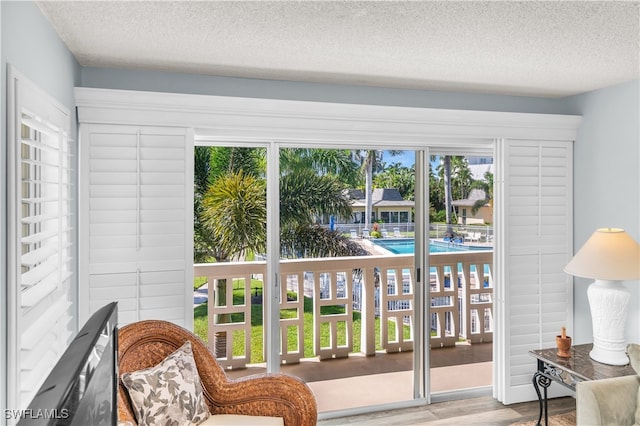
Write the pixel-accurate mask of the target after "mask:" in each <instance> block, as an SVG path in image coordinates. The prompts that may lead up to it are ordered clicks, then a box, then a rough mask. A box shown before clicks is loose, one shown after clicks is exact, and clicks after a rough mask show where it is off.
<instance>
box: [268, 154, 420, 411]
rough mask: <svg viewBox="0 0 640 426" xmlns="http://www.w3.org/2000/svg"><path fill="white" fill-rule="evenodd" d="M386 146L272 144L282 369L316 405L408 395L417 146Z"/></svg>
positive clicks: (325, 407) (356, 404)
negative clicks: (276, 172) (276, 151)
mask: <svg viewBox="0 0 640 426" xmlns="http://www.w3.org/2000/svg"><path fill="white" fill-rule="evenodd" d="M392 154H396V153H395V152H391V151H382V150H369V151H367V150H339V149H296V148H282V149H281V150H280V230H281V236H280V241H281V246H280V249H281V253H280V255H281V262H280V276H281V281H282V287H281V291H282V294H281V297H280V356H281V363H282V365H281V369H280V370H281V371H283V372H285V373H289V374H294V375H297V376H299V377H301V378H302V379H304V380H305V381H306V382H307V383H308V384H309V386H310V387H311V388H312V389H313V390H314V393H315V395H316V398H317V402H318V409H319V411H320V412H321V413H322V412H329V411H336V410H353V409H359V408H363V407H370V406H375V405H381V404H389V403H394V402H401V401H408V400H412V399H414V388H413V384H412V383H413V365H414V350H415V338H414V337H415V333H416V325H415V321H414V310H415V309H416V304H415V302H414V297H415V261H414V255H413V241H414V232H415V223H414V222H413V219H414V215H413V212H414V208H415V205H414V204H415V203H414V183H415V173H414V168H413V166H414V159H415V154H414V152H413V151H403V152H401V153H399V154H401V156H400V155H399V156H397V157H396V155H392ZM368 166H369V167H368ZM367 170H369V172H370V174H369V176H367ZM367 193H368V194H369V196H367ZM367 218H370V219H369V220H367Z"/></svg>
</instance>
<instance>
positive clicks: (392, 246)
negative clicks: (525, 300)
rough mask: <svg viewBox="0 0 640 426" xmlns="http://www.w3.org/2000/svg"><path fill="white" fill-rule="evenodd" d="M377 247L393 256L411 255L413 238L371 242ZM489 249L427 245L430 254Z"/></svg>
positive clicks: (431, 243) (488, 248) (434, 243)
mask: <svg viewBox="0 0 640 426" xmlns="http://www.w3.org/2000/svg"><path fill="white" fill-rule="evenodd" d="M371 241H372V242H373V243H374V244H376V245H377V246H380V247H382V248H384V249H386V250H389V251H390V252H391V253H394V254H413V252H414V248H415V243H414V239H413V238H393V239H377V240H371ZM491 249H492V248H491V247H474V246H464V245H461V244H451V243H442V242H438V241H431V242H430V243H429V251H430V252H431V253H449V252H456V251H470V250H491Z"/></svg>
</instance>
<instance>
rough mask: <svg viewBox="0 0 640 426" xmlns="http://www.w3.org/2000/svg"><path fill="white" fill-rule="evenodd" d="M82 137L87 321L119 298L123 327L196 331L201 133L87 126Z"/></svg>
mask: <svg viewBox="0 0 640 426" xmlns="http://www.w3.org/2000/svg"><path fill="white" fill-rule="evenodd" d="M80 134H81V140H82V149H81V160H80V162H81V166H84V167H81V168H82V169H83V172H82V173H83V174H82V177H81V182H82V183H81V195H80V200H81V207H80V221H81V227H80V229H81V237H80V242H81V250H80V253H81V258H80V276H81V277H82V278H83V280H82V282H84V283H86V285H85V286H81V287H80V297H79V300H80V321H81V322H82V321H83V320H86V318H88V317H89V316H90V315H91V313H92V312H94V311H95V310H96V309H99V308H100V307H101V306H102V305H104V304H105V303H107V302H110V301H112V300H117V301H118V302H119V303H118V310H119V312H118V318H119V321H120V325H124V324H127V323H130V322H134V321H139V320H143V319H150V318H153V319H164V320H167V321H171V322H174V323H176V324H178V325H180V326H183V327H186V328H189V329H191V328H193V290H192V288H193V287H192V284H191V283H192V282H193V261H192V259H193V215H192V212H191V210H192V208H193V176H192V174H193V170H192V169H193V165H192V164H193V158H192V157H193V131H191V130H190V129H185V128H177V127H157V126H127V125H97V124H82V125H81V129H80ZM149 273H162V274H164V276H166V277H167V281H168V282H162V283H158V282H157V280H155V281H154V280H152V282H149ZM176 274H178V275H179V276H180V277H182V279H181V280H176V279H175V277H176ZM111 290H112V291H111ZM114 295H115V297H116V299H114ZM176 297H179V298H181V299H183V300H184V303H182V304H177V303H176Z"/></svg>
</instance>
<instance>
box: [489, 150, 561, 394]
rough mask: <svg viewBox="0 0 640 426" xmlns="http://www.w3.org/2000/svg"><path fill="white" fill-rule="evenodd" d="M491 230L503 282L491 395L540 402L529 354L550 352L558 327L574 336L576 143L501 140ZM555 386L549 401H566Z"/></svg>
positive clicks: (534, 366) (499, 300) (498, 300)
mask: <svg viewBox="0 0 640 426" xmlns="http://www.w3.org/2000/svg"><path fill="white" fill-rule="evenodd" d="M497 153H498V155H497V157H498V158H497V160H498V162H499V164H500V166H499V167H498V170H500V171H501V172H500V176H498V178H497V182H498V186H497V197H496V201H497V204H498V206H497V211H498V217H497V218H496V223H497V224H498V226H499V227H500V238H501V242H502V244H500V245H499V247H500V249H499V250H500V253H497V256H496V259H497V260H496V263H497V265H496V267H497V268H496V269H497V273H498V275H499V276H500V277H501V282H502V285H501V291H500V294H499V295H498V296H497V303H498V304H499V307H498V309H497V312H496V314H497V315H499V316H500V317H501V319H500V323H499V327H500V329H501V330H502V332H501V333H500V334H501V337H500V339H499V342H498V346H497V348H496V351H497V352H496V353H497V356H496V358H497V359H496V361H497V362H498V369H499V370H501V373H500V372H499V373H497V375H496V378H495V379H496V396H497V398H498V399H499V400H500V401H502V402H503V403H505V404H511V403H517V402H524V401H531V400H535V399H537V394H536V393H535V390H534V387H533V385H532V382H531V378H532V376H533V373H534V372H535V370H536V368H537V364H536V361H535V358H533V357H532V356H530V355H529V353H528V352H529V351H530V350H533V349H541V348H549V347H555V336H556V335H558V334H559V333H560V329H561V327H562V326H565V327H567V329H568V330H573V284H572V282H573V281H572V279H571V277H570V276H568V275H567V274H565V273H564V272H563V271H562V268H563V267H564V265H565V264H566V263H567V262H568V261H569V259H570V258H571V255H572V252H573V246H572V244H573V207H572V206H573V166H572V161H573V142H571V141H536V140H501V141H498V149H497ZM570 394H571V391H570V390H568V389H566V388H564V387H559V386H552V387H550V388H549V395H550V397H556V396H565V395H570Z"/></svg>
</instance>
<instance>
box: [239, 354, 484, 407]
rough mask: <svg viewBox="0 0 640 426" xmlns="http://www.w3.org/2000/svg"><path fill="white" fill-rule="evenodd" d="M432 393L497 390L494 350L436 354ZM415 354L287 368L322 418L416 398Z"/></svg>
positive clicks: (310, 361) (246, 372)
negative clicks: (494, 387)
mask: <svg viewBox="0 0 640 426" xmlns="http://www.w3.org/2000/svg"><path fill="white" fill-rule="evenodd" d="M430 363H431V369H430V377H431V379H430V384H431V393H432V394H433V393H438V392H448V391H454V390H460V389H469V388H478V387H485V386H491V385H492V366H493V362H492V344H491V343H484V344H474V345H466V344H463V345H457V346H455V347H450V348H438V349H433V350H431V354H430ZM412 366H413V352H404V353H395V354H386V353H378V354H376V355H375V356H370V357H367V356H364V355H357V354H356V355H352V356H350V357H349V358H341V359H333V360H326V361H319V360H318V359H315V358H314V359H305V360H303V361H302V362H300V364H292V365H283V366H282V367H281V371H282V372H283V373H287V374H292V375H295V376H298V377H300V378H302V379H303V380H305V381H306V382H307V383H308V384H309V386H310V387H311V389H312V390H313V392H314V393H315V395H316V400H317V403H318V411H319V412H330V411H336V410H343V409H348V408H355V407H366V406H371V405H379V404H388V403H393V402H400V401H407V400H411V399H412V398H413V384H412V374H413V373H412ZM264 371H265V368H264V365H252V366H250V367H249V368H247V369H242V370H237V371H228V372H227V374H228V375H229V377H232V378H237V377H243V376H246V375H249V374H256V373H262V372H264Z"/></svg>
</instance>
